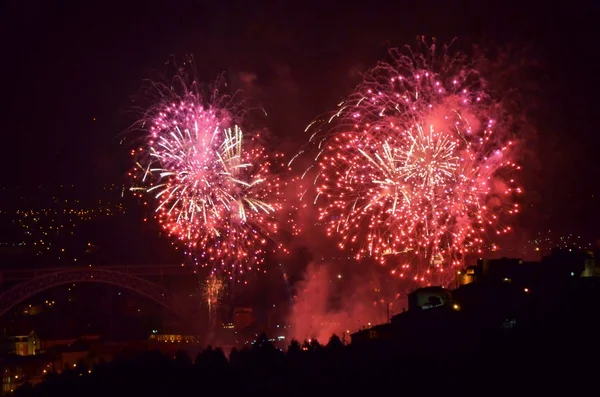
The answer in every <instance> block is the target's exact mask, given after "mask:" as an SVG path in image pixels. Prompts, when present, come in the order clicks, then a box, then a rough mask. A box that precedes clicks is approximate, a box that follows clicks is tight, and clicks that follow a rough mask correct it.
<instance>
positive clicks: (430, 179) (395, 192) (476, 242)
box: [310, 46, 520, 284]
mask: <svg viewBox="0 0 600 397" xmlns="http://www.w3.org/2000/svg"><path fill="white" fill-rule="evenodd" d="M391 55H392V58H393V62H391V63H380V64H378V66H377V67H375V68H374V69H373V70H371V71H370V72H369V73H367V74H366V75H365V77H364V81H363V83H362V84H361V85H359V86H358V88H357V89H356V91H355V92H354V93H353V94H352V95H351V96H350V97H349V98H348V99H347V100H345V101H343V102H342V103H341V104H340V105H339V110H338V111H336V112H335V113H334V114H333V115H332V116H331V117H329V118H328V119H327V120H324V122H320V123H319V122H317V123H314V124H313V125H312V126H310V128H315V127H317V128H319V129H318V130H317V131H316V132H315V133H313V135H312V136H311V142H312V143H314V144H316V145H317V146H318V154H317V156H316V161H315V166H316V172H317V175H316V178H315V179H314V184H315V187H316V198H315V200H314V203H315V204H316V206H317V208H318V211H319V217H320V219H321V221H322V222H324V223H325V224H326V225H327V233H328V235H330V236H337V237H338V239H339V246H340V248H344V249H350V250H352V251H353V252H354V253H355V256H356V258H357V259H362V258H365V257H372V258H374V259H375V260H376V261H378V262H380V263H382V264H386V265H389V266H390V268H391V270H390V271H391V273H392V274H394V275H397V276H399V277H401V278H408V279H412V280H414V281H416V282H418V283H420V284H427V283H434V282H435V283H447V282H449V281H450V280H451V279H452V278H453V274H454V272H451V271H449V269H451V268H453V267H457V266H462V264H463V261H464V258H465V255H467V254H468V253H472V252H474V253H479V252H481V246H482V244H483V242H484V238H485V237H486V236H488V235H489V234H490V232H493V233H496V234H503V233H506V232H508V231H510V227H509V226H505V225H503V223H502V217H503V215H504V214H514V213H517V212H518V211H519V208H518V204H516V203H514V197H515V195H516V194H518V193H520V188H519V187H517V186H516V185H515V181H514V179H513V173H514V171H515V170H518V169H519V166H518V165H517V164H515V162H514V161H513V160H512V157H511V156H512V154H513V150H512V148H513V147H514V145H513V142H511V141H510V140H508V139H507V138H506V137H507V133H506V131H505V130H504V129H503V128H505V127H504V125H503V120H504V115H503V114H502V108H501V103H500V102H499V101H496V100H494V99H493V98H491V97H490V96H489V95H487V94H486V90H485V87H486V82H485V80H484V79H483V78H482V77H481V76H480V74H479V73H477V72H476V71H475V70H473V69H472V68H469V67H468V65H467V64H466V63H465V59H466V58H464V57H449V56H448V55H447V52H444V54H443V56H441V57H440V56H438V55H437V52H436V49H435V46H430V47H428V51H427V52H426V53H424V54H417V55H415V53H413V52H412V51H408V52H407V53H406V54H403V53H401V52H399V51H393V52H392V53H391Z"/></svg>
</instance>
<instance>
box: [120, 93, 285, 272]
mask: <svg viewBox="0 0 600 397" xmlns="http://www.w3.org/2000/svg"><path fill="white" fill-rule="evenodd" d="M150 113H151V117H149V120H148V121H149V122H146V124H147V125H151V127H150V128H149V131H148V130H146V132H147V138H146V145H145V147H144V148H141V149H139V150H137V151H134V152H133V153H132V154H134V155H136V156H140V157H141V160H140V161H138V162H137V163H136V164H137V172H135V173H134V175H133V176H134V178H135V179H136V180H137V183H138V184H139V185H140V186H134V187H132V190H133V191H138V192H142V193H148V194H151V195H152V196H153V198H154V203H155V205H156V206H155V214H156V218H157V219H158V221H159V223H160V224H161V225H162V227H163V228H164V229H165V230H166V231H168V233H170V234H171V235H174V236H176V237H177V238H178V239H179V240H181V241H182V242H183V243H184V244H185V246H186V247H187V253H188V254H189V255H190V256H191V257H192V259H193V260H194V262H197V263H198V264H200V265H202V266H209V267H211V268H212V272H215V271H220V272H223V273H225V274H227V275H229V277H230V278H234V277H235V278H236V279H238V280H237V281H239V278H240V277H238V276H241V275H242V274H243V273H244V272H246V271H248V270H252V269H254V270H259V271H264V269H261V265H262V263H263V262H264V254H265V250H266V247H267V243H268V241H269V238H270V236H272V235H273V234H274V233H276V232H277V230H278V223H277V222H276V219H275V213H276V212H277V211H278V210H280V209H281V208H282V204H281V200H280V199H281V196H282V194H281V189H280V187H281V185H282V182H281V181H280V179H279V177H278V176H277V175H274V174H272V173H271V168H272V167H273V165H274V164H275V163H274V161H272V160H271V158H270V157H269V156H268V155H267V153H266V151H265V150H264V148H263V147H262V146H260V145H259V144H258V143H257V138H258V135H256V136H251V137H248V136H245V135H244V134H243V133H242V130H241V129H240V127H238V126H237V125H234V123H233V122H232V118H231V116H230V113H229V112H227V110H226V109H221V108H218V107H206V106H205V104H204V103H203V101H202V100H200V99H199V96H197V95H194V94H192V93H186V95H184V96H182V97H181V98H176V99H175V100H172V101H170V102H169V103H164V102H163V103H161V104H159V105H158V106H157V107H156V108H154V109H153V110H152V111H151V112H150ZM144 154H145V155H144ZM274 159H275V162H281V161H282V159H281V158H280V155H275V157H274ZM277 249H283V248H282V247H281V245H279V246H278V247H277Z"/></svg>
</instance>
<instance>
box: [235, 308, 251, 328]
mask: <svg viewBox="0 0 600 397" xmlns="http://www.w3.org/2000/svg"><path fill="white" fill-rule="evenodd" d="M252 324H254V314H253V313H252V308H249V307H236V308H235V309H234V310H233V327H234V328H235V330H236V331H241V330H243V329H246V328H248V327H250V326H251V325H252Z"/></svg>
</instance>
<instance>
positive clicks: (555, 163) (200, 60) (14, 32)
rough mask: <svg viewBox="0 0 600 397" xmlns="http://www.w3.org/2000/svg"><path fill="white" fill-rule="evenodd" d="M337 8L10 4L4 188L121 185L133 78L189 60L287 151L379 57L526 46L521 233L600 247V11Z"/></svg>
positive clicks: (449, 4) (4, 36)
mask: <svg viewBox="0 0 600 397" xmlns="http://www.w3.org/2000/svg"><path fill="white" fill-rule="evenodd" d="M337 3H338V4H335V5H334V2H329V1H319V2H287V1H281V2H275V1H272V2H260V1H250V2H242V1H240V2H229V1H213V2H203V1H170V2H166V1H165V2H158V1H144V2H138V1H120V2H112V1H104V2H94V1H62V2H61V1H52V0H29V1H22V0H8V1H6V0H5V1H4V2H3V5H2V6H0V18H1V21H0V37H1V40H2V55H3V57H2V58H3V59H2V66H0V67H1V68H2V75H3V77H4V85H5V87H7V88H8V89H5V90H3V93H4V97H5V100H4V101H3V102H4V105H3V107H2V110H3V112H2V121H3V122H2V129H3V131H2V137H3V139H4V145H2V146H3V149H4V157H5V159H6V161H5V162H4V164H3V165H4V172H3V177H4V184H5V186H6V187H13V186H17V185H18V186H21V187H27V186H37V185H39V184H43V185H57V184H61V183H69V184H70V183H73V184H75V185H76V186H77V189H79V191H80V192H81V194H85V192H87V191H91V190H93V188H94V186H98V185H101V184H105V183H123V182H125V181H126V178H125V175H126V173H127V171H128V170H129V166H130V164H128V159H129V158H128V147H127V146H126V145H125V146H123V145H120V142H121V140H122V138H123V137H125V138H127V136H126V135H127V134H126V131H127V128H128V127H129V126H130V125H131V124H132V123H133V122H134V121H135V117H136V114H135V112H134V111H133V107H134V104H135V101H136V100H137V98H139V95H140V87H141V85H142V81H143V79H145V78H148V77H152V76H154V75H157V74H161V73H165V72H166V70H167V66H168V65H167V64H168V63H169V62H170V60H172V59H173V58H174V57H175V58H180V57H183V56H185V55H186V54H191V55H193V56H194V58H195V60H196V66H197V68H198V75H199V76H200V77H202V78H205V79H207V80H209V81H212V80H214V79H215V78H216V77H217V75H218V74H219V73H224V76H225V78H226V80H227V82H228V83H229V84H230V85H231V87H232V88H234V89H243V90H244V91H245V93H246V94H247V95H248V96H250V97H252V98H253V99H255V100H256V101H258V102H260V104H261V105H262V106H263V107H264V108H265V110H266V111H267V113H268V114H269V116H268V118H267V119H266V120H265V121H264V122H265V124H266V126H267V127H268V128H269V130H270V133H271V134H272V135H273V138H274V139H277V141H278V142H281V143H282V144H283V145H284V146H283V147H285V148H288V150H289V152H290V153H291V154H293V152H294V151H295V150H297V148H299V146H300V145H301V144H302V143H303V142H304V141H305V140H306V139H307V136H306V134H305V133H304V132H303V131H304V127H305V126H306V124H308V123H309V122H310V121H311V120H312V119H313V118H314V117H315V116H317V115H318V114H320V113H322V112H325V111H328V110H330V109H332V108H333V107H334V106H335V104H336V103H337V102H338V101H339V100H340V99H341V98H343V97H344V96H345V95H347V94H348V93H350V91H351V90H352V88H353V86H354V85H355V84H356V83H357V82H358V80H357V79H358V77H359V73H360V72H361V71H364V70H366V69H368V68H369V67H371V66H373V65H374V63H375V62H376V61H377V60H378V59H382V58H383V57H384V56H385V54H386V50H387V48H389V47H394V46H402V45H404V44H413V43H414V42H415V37H416V36H417V35H425V36H428V37H432V36H435V37H436V38H438V40H439V41H448V40H451V39H452V38H454V37H459V38H461V39H465V40H470V41H473V42H479V43H486V45H490V46H494V45H507V44H510V45H513V46H516V47H523V48H524V49H527V54H528V57H531V59H533V60H535V61H536V62H537V63H538V64H539V70H538V71H537V72H536V74H535V78H536V84H537V85H538V86H539V92H538V94H537V97H536V104H537V105H538V107H537V111H536V112H535V129H536V130H537V135H536V136H535V137H533V136H532V137H527V139H525V142H527V145H528V147H527V150H528V155H527V156H526V157H524V158H523V159H522V160H523V162H524V165H525V167H524V168H525V172H524V174H525V175H524V176H523V184H524V189H525V192H526V196H527V197H526V199H525V200H526V201H525V203H526V204H527V205H526V208H525V211H524V214H523V218H522V220H521V224H520V225H515V229H517V230H519V229H520V230H526V231H528V232H534V231H538V230H541V229H544V228H552V229H560V230H564V231H566V232H569V231H574V232H580V231H581V232H583V233H585V234H586V235H587V236H588V237H589V238H592V239H595V238H597V237H598V233H597V226H596V225H597V223H598V221H599V220H600V216H599V214H598V211H597V205H598V195H599V194H600V192H599V188H598V171H599V165H598V163H599V162H598V160H597V142H598V138H597V134H598V130H597V126H596V118H597V107H598V102H597V100H596V98H597V92H598V87H599V84H598V83H599V81H598V73H597V66H596V65H598V61H599V59H598V51H597V50H596V47H597V41H596V37H594V34H593V31H594V30H595V29H596V26H597V23H598V22H597V21H598V15H599V14H598V6H597V5H594V4H593V3H594V2H592V1H589V2H579V1H571V2H560V3H559V2H536V3H533V2H527V1H519V2H513V1H509V2H495V1H490V2H485V1H462V2H456V1H389V2H384V1H382V2H378V1H368V2H364V1H356V0H355V1H353V2H348V3H349V5H344V2H337ZM555 3H556V4H555ZM125 143H126V144H128V141H127V139H126V140H125ZM12 198H14V197H12ZM4 199H6V200H10V199H11V197H10V194H9V195H8V197H5V198H3V200H4Z"/></svg>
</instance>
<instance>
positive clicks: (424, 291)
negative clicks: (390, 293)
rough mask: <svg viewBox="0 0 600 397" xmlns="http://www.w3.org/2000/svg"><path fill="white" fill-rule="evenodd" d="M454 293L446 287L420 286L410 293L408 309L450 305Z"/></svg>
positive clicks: (425, 308)
mask: <svg viewBox="0 0 600 397" xmlns="http://www.w3.org/2000/svg"><path fill="white" fill-rule="evenodd" d="M451 301H452V294H451V293H450V291H449V290H447V289H446V288H444V287H425V288H419V289H416V290H414V291H413V292H411V293H410V294H408V310H427V309H432V308H434V307H438V306H445V305H449V304H450V302H451Z"/></svg>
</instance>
